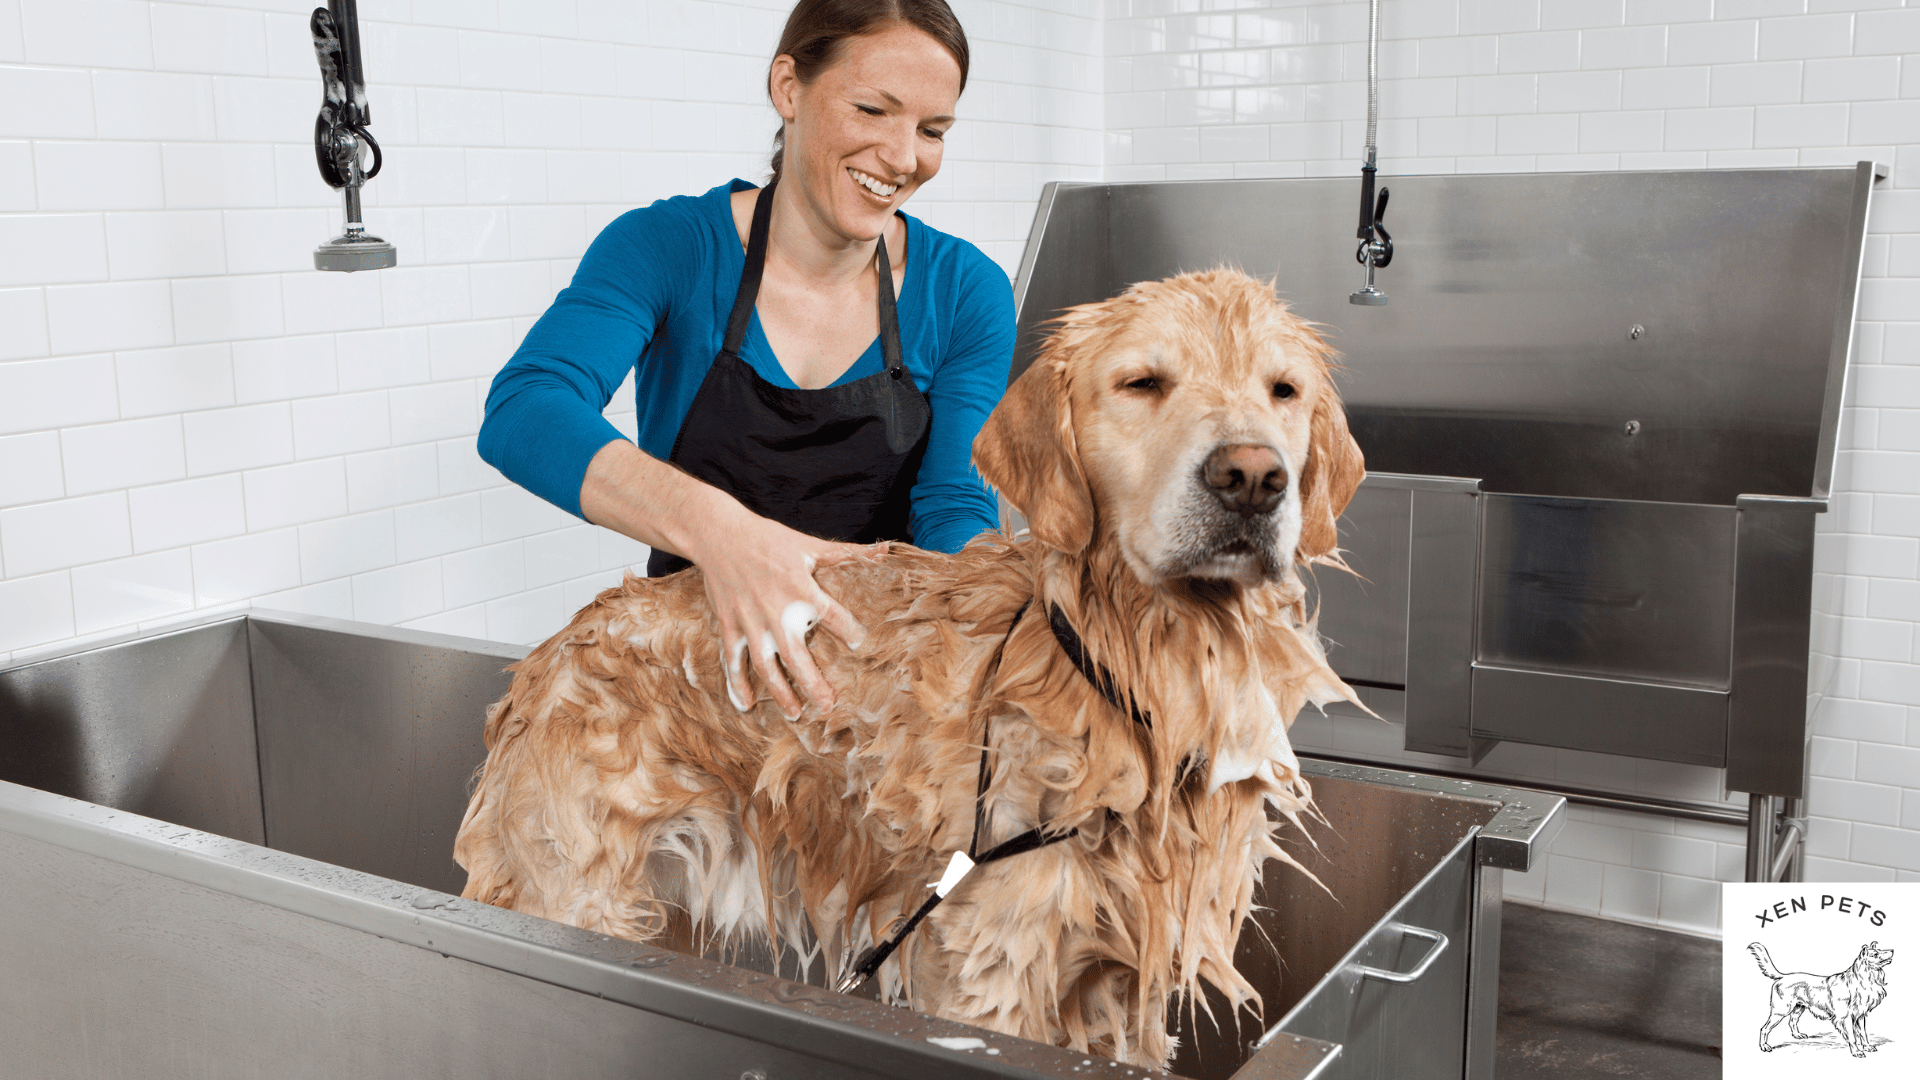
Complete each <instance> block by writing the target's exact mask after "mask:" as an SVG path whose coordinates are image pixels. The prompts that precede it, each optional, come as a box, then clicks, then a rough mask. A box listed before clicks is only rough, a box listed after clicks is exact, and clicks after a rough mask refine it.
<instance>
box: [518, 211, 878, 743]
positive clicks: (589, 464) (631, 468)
mask: <svg viewBox="0 0 1920 1080" xmlns="http://www.w3.org/2000/svg"><path fill="white" fill-rule="evenodd" d="M674 211H675V208H672V207H669V208H666V209H664V210H663V209H662V207H661V206H660V205H659V204H656V205H655V206H654V207H650V208H648V209H647V210H643V211H635V212H633V213H630V214H627V215H625V216H623V217H622V218H621V219H620V220H618V221H616V222H615V223H613V224H612V225H609V226H608V227H607V228H606V229H605V230H603V231H602V232H601V234H600V235H599V236H598V237H597V238H595V240H594V242H593V245H592V246H591V247H590V248H588V250H587V254H586V256H585V257H584V258H583V259H581V262H580V268H579V270H578V271H576V272H575V274H574V279H573V283H572V284H571V285H570V286H568V287H567V289H566V290H565V291H563V292H562V293H561V294H560V296H559V297H558V298H557V299H556V300H555V301H554V303H553V306H552V307H550V308H549V309H548V310H547V312H546V314H545V315H543V316H541V318H540V321H539V322H538V323H537V324H535V326H534V328H533V329H532V330H531V331H529V332H528V334H527V338H526V340H525V341H524V342H522V343H521V345H520V349H519V350H518V351H517V352H516V353H515V354H514V357H513V359H512V360H511V361H509V362H508V364H507V366H506V367H505V368H504V369H503V370H502V371H501V372H500V374H499V375H498V376H497V377H496V378H495V379H494V381H493V387H492V390H491V391H490V392H489V394H488V396H487V416H486V421H485V423H484V424H483V425H482V426H481V429H480V455H481V457H483V458H485V459H486V461H487V462H488V463H489V464H491V465H493V466H494V467H495V468H497V469H499V470H500V471H501V472H502V473H504V474H505V475H506V476H507V478H508V479H510V480H513V481H514V482H515V483H518V484H520V485H521V486H522V487H525V488H527V489H528V490H530V491H532V492H533V493H534V494H536V495H539V496H540V497H541V498H544V499H546V500H547V501H548V502H551V503H553V504H554V505H556V506H558V507H560V508H561V509H563V510H566V511H568V512H569V513H573V514H577V515H579V516H581V517H584V518H586V519H587V520H588V521H591V522H593V523H594V524H596V525H600V526H604V527H606V528H610V529H613V530H614V531H616V532H619V533H622V534H624V535H626V536H630V537H632V538H633V539H635V540H638V541H640V542H641V543H643V544H647V545H648V546H650V547H658V548H661V549H662V550H665V551H670V552H674V553H675V554H679V555H682V556H685V557H686V558H688V559H690V560H692V561H693V562H695V563H698V564H699V565H700V568H701V570H702V572H703V573H704V575H705V579H706V585H707V594H708V597H709V599H710V600H711V601H712V602H713V607H714V612H715V615H716V616H717V617H718V619H719V622H720V632H721V642H722V648H723V651H724V652H725V653H726V656H727V659H728V690H729V693H730V694H731V696H732V698H733V701H734V702H735V704H737V705H741V707H742V708H745V707H746V706H745V704H744V703H750V702H751V701H752V689H751V687H750V685H749V683H748V676H747V672H748V670H749V667H748V665H747V664H746V663H744V662H743V657H744V656H745V655H746V654H750V655H751V657H752V665H751V670H755V671H758V672H759V673H760V676H761V678H763V679H765V680H766V683H767V687H768V690H769V692H770V693H771V694H772V695H773V698H774V700H775V702H777V703H778V704H779V705H780V707H781V709H782V710H784V711H785V712H786V714H787V715H788V716H790V717H797V716H798V715H799V713H800V702H799V699H798V698H797V697H796V696H795V694H794V691H793V689H792V688H791V687H790V686H789V685H788V678H789V677H791V679H792V680H793V682H795V683H797V684H798V685H799V687H800V689H801V690H802V691H803V692H804V693H805V694H806V696H807V697H808V699H810V700H812V701H814V702H815V703H817V704H818V705H820V706H821V707H822V708H825V707H828V706H830V705H831V704H832V702H833V690H832V688H831V687H830V686H829V685H828V684H827V682H826V680H825V679H823V678H822V677H821V675H820V673H819V669H818V668H817V667H816V666H815V664H814V663H813V658H812V656H811V655H810V654H809V653H808V651H807V646H806V631H807V630H808V629H810V628H811V627H812V626H813V625H814V624H815V623H818V624H820V625H824V626H825V627H826V628H827V630H828V631H829V632H830V633H832V634H834V636H836V637H838V638H840V639H841V640H842V641H844V642H846V643H847V645H848V646H849V647H850V648H857V647H858V646H859V643H860V642H861V641H862V640H863V639H864V638H865V636H866V632H865V630H864V629H863V628H862V627H861V626H860V624H859V622H858V621H857V620H855V619H854V618H853V616H852V615H851V614H850V613H849V612H848V611H847V610H846V609H845V608H843V607H842V606H840V604H839V603H838V602H836V601H835V600H834V599H833V598H832V597H830V596H828V595H827V594H826V593H825V592H823V591H822V590H821V589H820V587H819V585H818V584H816V583H815V582H814V580H813V577H812V571H813V569H814V568H815V567H818V566H824V565H829V564H831V563H835V562H841V561H844V560H846V559H849V558H857V557H860V556H863V555H866V554H869V549H867V548H861V547H854V546H852V545H847V544H831V543H827V542H825V541H821V540H816V539H814V538H813V537H810V536H807V535H805V534H803V533H799V532H795V531H794V530H792V529H789V528H787V527H786V526H784V525H781V524H779V523H777V522H774V521H770V520H768V519H766V518H763V517H760V516H758V515H756V514H754V513H753V512H752V511H750V510H748V509H747V508H746V507H744V506H742V505H741V504H740V502H739V501H738V500H736V499H734V498H733V497H732V496H731V495H728V494H727V493H725V492H723V491H721V490H719V489H718V488H715V487H712V486H711V485H708V484H706V483H703V482H701V481H699V480H696V479H694V478H693V477H691V476H688V475H687V474H686V473H684V472H681V471H680V470H679V469H676V468H674V467H673V466H671V465H669V464H667V463H666V462H663V461H661V460H659V459H658V458H655V457H652V456H650V455H648V454H647V453H646V452H644V451H642V450H640V449H639V448H638V447H636V446H634V445H633V444H632V443H630V442H628V441H627V440H626V439H625V438H624V437H622V436H621V434H620V433H619V431H618V430H617V429H615V428H614V427H613V425H611V424H609V423H608V422H607V421H606V419H605V418H604V417H603V416H602V415H601V411H602V410H604V409H605V408H606V405H607V402H608V401H609V400H610V399H611V398H612V396H613V393H614V391H615V390H617V389H618V388H619V386H620V384H621V382H622V381H624V380H625V378H626V374H627V372H628V371H629V370H632V369H633V368H634V366H635V360H636V358H637V357H639V356H640V355H641V353H642V351H643V350H644V349H645V348H646V347H647V344H648V343H649V342H650V341H651V340H652V339H653V335H654V333H655V331H656V329H657V328H658V327H659V326H660V324H661V323H662V322H663V321H664V320H665V319H666V317H667V315H668V312H669V311H671V310H672V309H673V307H674V305H675V304H679V303H686V302H688V298H687V297H686V296H684V295H682V293H684V292H686V291H687V290H688V288H689V285H690V284H691V283H692V279H694V278H695V277H697V276H698V275H695V274H693V273H691V272H690V270H689V262H690V260H691V258H692V256H693V254H694V253H695V252H696V251H697V250H698V245H699V244H700V243H701V237H700V235H699V233H698V230H697V229H694V228H688V227H687V223H686V221H685V220H684V218H682V217H680V216H678V215H677V214H676V213H675V212H674ZM726 239H727V240H728V241H731V239H732V238H731V237H730V236H728V237H726ZM643 374H644V373H643ZM796 605H802V606H800V607H796ZM809 611H810V612H811V614H810V615H809V614H808V612H809ZM790 613H791V614H792V615H793V616H794V617H793V618H789V617H788V616H789V614H790ZM802 615H806V616H807V617H806V618H799V616H802ZM801 624H804V626H803V625H801ZM796 626H798V627H800V629H798V630H797V631H796V630H795V629H794V627H796ZM783 664H784V672H783Z"/></svg>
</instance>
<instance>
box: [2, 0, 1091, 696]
mask: <svg viewBox="0 0 1920 1080" xmlns="http://www.w3.org/2000/svg"><path fill="white" fill-rule="evenodd" d="M789 6H790V5H789V4H787V3H786V0H778V2H775V3H763V4H733V3H717V2H706V0H578V2H575V0H361V4H360V11H361V18H362V37H363V46H364V52H365V57H366V69H367V74H368V82H369V89H370V92H371V97H372V107H373V121H374V122H373V124H372V130H373V132H374V134H375V135H376V137H378V138H379V139H380V140H381V143H382V145H383V146H384V147H385V148H386V151H387V160H386V166H385V170H384V171H383V172H382V173H381V175H380V176H379V177H378V178H377V179H376V180H374V181H373V182H372V183H371V184H370V185H369V186H368V187H367V189H366V198H367V203H368V207H369V210H368V221H369V224H370V226H371V227H372V229H373V230H374V231H375V232H377V233H379V234H381V235H383V236H385V237H387V238H388V239H390V240H392V241H394V242H395V243H396V244H397V245H398V246H399V249H400V265H399V266H398V267H397V268H395V269H391V270H384V271H380V272H378V273H360V274H353V275H345V274H322V273H318V272H315V271H314V270H313V269H312V261H311V255H310V252H311V251H312V249H313V247H314V246H315V245H316V244H318V243H320V242H321V241H323V240H325V239H327V238H328V237H330V236H333V235H335V234H337V233H338V232H339V231H340V216H341V215H340V210H339V201H338V197H337V195H336V194H335V193H334V192H332V191H330V190H329V189H328V188H327V187H325V186H324V185H323V184H322V183H321V182H320V179H319V176H318V173H317V170H316V168H315V165H314V156H313V151H312V149H311V133H312V130H313V117H314V114H315V112H316V111H317V108H318V104H319V100H320V90H319V78H318V68H317V66H316V63H315V60H314V55H313V48H312V44H311V38H310V36H309V33H308V28H307V14H308V13H309V12H310V11H311V10H312V9H313V7H314V0H254V2H246V0H234V2H216V3H206V4H200V3H178V4H175V3H146V2H136V0H0V660H5V659H7V658H9V657H10V656H11V657H14V658H18V657H20V656H24V655H27V654H30V653H32V652H35V651H39V650H41V649H43V648H45V647H49V646H63V645H70V644H71V643H72V642H73V641H74V640H75V639H83V638H86V637H90V636H94V635H99V634H106V633H113V632H117V631H120V630H124V629H127V628H131V627H134V626H138V625H146V624H152V623H154V622H155V621H164V620H167V619H170V618H175V617H178V616H180V615H182V614H184V613H189V612H192V611H194V610H196V609H208V608H215V607H219V606H222V605H229V604H246V603H257V604H260V605H264V606H271V607H279V608H288V609H293V610H297V611H307V612H314V613H319V614H327V615H337V616H341V617H347V618H356V619H364V620H371V621H375V622H383V623H404V624H406V625H409V626H415V627H423V628H429V629H435V630H444V631H448V632H452V633H459V634H469V635H474V636H478V637H487V638H494V639H500V640H507V641H521V642H529V641H537V640H539V639H542V638H544V637H546V636H547V635H548V634H550V633H551V632H553V631H554V630H555V629H557V628H558V627H559V626H560V625H562V623H563V622H564V620H565V619H566V617H567V616H568V615H569V614H570V613H571V612H572V611H573V610H575V609H576V608H578V607H579V606H580V605H581V604H582V603H584V602H585V601H586V599H587V598H589V597H590V596H591V595H592V594H593V593H594V592H595V591H597V590H598V589H600V588H601V587H603V586H605V585H606V584H608V583H610V582H612V581H616V580H617V579H618V576H619V574H620V573H621V571H622V569H623V568H625V567H627V566H630V565H633V564H635V563H636V562H639V561H643V560H644V549H643V548H641V547H640V546H639V545H637V544H634V543H632V542H629V541H627V540H625V539H623V538H621V537H619V536H617V535H615V534H612V533H609V532H607V531H605V530H601V529H596V528H593V527H591V526H587V525H584V524H582V523H580V522H579V521H577V520H574V519H572V518H569V517H568V516H566V515H564V514H562V513H560V512H559V511H556V510H554V509H552V508H551V507H549V506H547V505H545V504H544V503H541V502H540V501H539V500H537V499H535V498H534V497H532V496H530V495H528V494H526V493H525V492H523V491H522V490H520V489H519V488H517V487H514V486H511V485H508V484H506V483H505V482H504V481H503V479H502V478H501V477H500V476H499V475H498V474H497V473H495V472H494V471H493V470H492V469H490V468H488V467H487V466H486V465H485V464H483V463H482V462H481V461H480V460H479V459H478V458H477V457H476V456H475V453H474V448H473V447H474V433H475V431H476V430H477V428H478V424H479V418H480V407H481V403H482V401H483V399H484V396H485V393H486V387H487V384H488V381H489V380H490V379H491V377H492V375H493V374H494V372H495V371H497V370H498V369H499V367H500V365H501V363H502V362H503V361H504V360H505V359H506V357H507V356H508V355H509V354H510V353H511V352H512V350H513V348H514V345H515V344H516V343H517V342H518V341H519V339H520V337H521V336H522V335H523V334H524V333H525V332H526V329H527V327H528V326H529V325H531V322H532V320H533V319H534V318H536V317H537V316H538V315H539V313H540V312H541V311H543V310H544V309H545V307H546V305H547V303H548V302H549V301H550V300H551V299H552V297H553V295H554V293H555V292H556V291H557V290H558V289H559V288H561V287H562V286H563V285H564V284H565V283H566V281H567V280H568V278H569V277H570V275H571V273H572V269H573V266H574V263H575V261H576V260H577V259H578V258H579V256H580V254H581V252H582V251H583V250H584V249H585V246H586V244H587V242H588V240H589V239H590V238H591V237H592V236H593V235H594V233H595V232H596V231H597V230H598V229H599V228H600V227H601V225H603V224H604V223H605V222H607V221H609V220H611V219H612V218H613V217H614V216H616V215H617V214H619V213H621V212H622V211H624V210H626V209H627V208H630V207H632V206H635V205H644V204H645V203H647V202H650V201H652V200H653V199H656V198H661V197H664V196H668V195H675V194H680V193H683V192H697V191H704V190H706V189H707V188H708V187H710V186H712V185H713V184H716V183H719V182H722V181H724V180H725V179H726V178H728V177H730V176H735V175H739V176H746V177H749V178H755V179H757V178H759V177H760V176H761V175H763V174H764V168H765V160H766V149H767V148H768V147H769V145H770V140H771V137H772V134H773V131H774V129H775V127H776V125H777V118H776V117H775V115H774V113H773V111H772V109H771V107H769V106H768V105H767V104H766V103H765V95H764V89H763V86H764V83H763V79H764V73H765V70H766V63H767V60H768V57H769V56H770V54H771V52H772V48H773V43H774V41H775V40H776V38H777V36H778V34H779V30H780V26H781V23H782V22H783V21H784V19H785V17H786V11H787V8H788V7H789ZM956 8H957V10H958V11H959V13H960V15H961V17H962V19H963V21H964V23H965V25H966V26H967V28H968V29H969V31H970V35H971V38H972V41H973V46H974V66H973V80H972V83H971V85H970V87H969V90H968V92H967V94H966V95H965V97H964V98H963V99H962V101H961V115H962V122H961V123H960V124H959V126H958V127H957V128H956V129H955V131H954V133H953V137H952V150H951V152H950V154H949V157H948V162H949V164H948V165H947V167H946V168H945V169H944V170H943V172H942V173H941V175H940V176H939V177H938V178H936V181H935V182H934V183H933V184H932V185H930V186H929V187H928V188H927V189H926V190H925V191H923V192H922V193H921V194H920V195H919V197H918V198H917V199H916V200H915V203H914V205H913V207H912V209H913V210H914V211H915V212H917V213H920V214H921V215H922V216H924V217H925V218H927V219H928V220H929V221H930V222H931V223H932V224H934V225H936V226H937V227H940V228H944V229H947V230H949V231H952V232H955V233H957V234H959V235H961V236H963V237H967V238H969V239H972V240H974V241H975V242H977V243H979V244H980V245H981V246H982V247H983V248H984V249H986V250H987V252H988V253H989V254H991V255H992V256H993V257H995V258H996V259H998V260H999V261H1000V262H1001V263H1003V264H1004V265H1006V266H1008V268H1009V270H1011V269H1012V267H1013V265H1014V264H1015V263H1016V262H1017V261H1018V258H1019V252H1020V248H1021V245H1022V242H1023V240H1024V239H1025V233H1026V228H1027V224H1028V221H1029V219H1030V217H1031V214H1032V204H1033V199H1034V196H1035V194H1036V193H1037V192H1038V190H1039V187H1040V185H1041V184H1042V182H1044V181H1045V180H1049V179H1055V178H1067V177H1081V178H1084V177H1092V176H1095V175H1097V173H1098V167H1099V159H1100V153H1101V147H1100V132H1099V128H1100V123H1101V102H1100V97H1099V93H1098V85H1097V84H1098V81H1099V74H1100V73H1099V59H1098V53H1099V34H1098V15H1099V12H1098V9H1097V6H1096V5H1093V4H1092V3H1091V0H1085V2H1083V3H1082V5H1081V8H1079V9H1076V8H1075V7H1074V6H1073V5H1072V4H1071V3H1067V4H1045V3H1040V4H1022V3H1006V2H998V0H970V2H966V3H961V4H957V5H956ZM632 410H633V403H632V398H631V396H630V395H629V394H628V393H627V392H626V391H625V390H623V391H622V393H621V394H619V395H616V397H615V399H614V404H613V405H612V406H611V408H610V413H611V414H612V416H613V418H614V420H615V422H616V423H618V424H621V425H622V426H623V427H626V428H628V429H629V430H630V429H631V423H632Z"/></svg>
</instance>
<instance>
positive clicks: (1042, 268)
mask: <svg viewBox="0 0 1920 1080" xmlns="http://www.w3.org/2000/svg"><path fill="white" fill-rule="evenodd" d="M1110 203H1111V199H1110V196H1109V193H1108V189H1107V188H1106V187H1104V186H1100V185H1093V184H1069V183H1062V182H1059V181H1055V182H1052V183H1049V184H1048V185H1047V186H1046V188H1045V190H1044V191H1042V192H1041V195H1040V205H1039V206H1037V207H1035V208H1034V213H1033V226H1032V228H1031V230H1030V231H1029V232H1028V234H1027V235H1028V240H1027V247H1026V250H1025V251H1023V252H1022V253H1021V256H1020V272H1019V275H1018V276H1017V277H1016V279H1015V280H1014V283H1013V302H1014V310H1015V317H1016V318H1017V320H1018V324H1019V332H1018V334H1019V336H1018V337H1017V338H1016V339H1015V342H1014V349H1013V366H1012V368H1011V370H1009V371H1008V373H1007V381H1008V382H1009V383H1011V382H1012V381H1013V380H1014V379H1017V378H1019V377H1020V374H1021V373H1022V372H1024V371H1026V370H1027V365H1028V364H1031V363H1033V356H1034V351H1035V349H1036V348H1037V346H1038V345H1039V343H1040V338H1041V336H1042V334H1043V333H1044V331H1043V327H1044V325H1045V323H1046V322H1047V320H1049V319H1051V318H1053V317H1054V316H1055V315H1057V314H1059V313H1060V311H1061V309H1063V308H1068V307H1072V306H1073V305H1075V304H1085V303H1089V302H1091V301H1094V300H1104V299H1106V298H1107V297H1109V296H1112V295H1113V294H1114V293H1116V292H1118V291H1120V289H1121V288H1122V287H1123V286H1125V285H1126V284H1127V283H1128V282H1132V281H1136V280H1138V278H1126V279H1124V280H1122V279H1119V278H1116V277H1115V276H1114V275H1115V267H1114V264H1113V257H1112V247H1111V231H1112V227H1111V218H1110V217H1109V216H1108V208H1109V205H1110ZM1041 237H1046V238H1047V241H1046V243H1044V244H1042V243H1040V242H1039V238H1041ZM1155 276H1158V275H1155Z"/></svg>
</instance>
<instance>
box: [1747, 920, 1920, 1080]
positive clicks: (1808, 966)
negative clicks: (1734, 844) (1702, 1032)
mask: <svg viewBox="0 0 1920 1080" xmlns="http://www.w3.org/2000/svg"><path fill="white" fill-rule="evenodd" d="M1725 890H1726V891H1725V892H1724V893H1723V895H1722V909H1721V910H1722V912H1723V925H1724V928H1725V929H1724V937H1723V940H1722V948H1723V953H1722V968H1721V980H1722V983H1721V985H1722V998H1721V1002H1722V1004H1721V1010H1722V1011H1721V1017H1722V1022H1721V1023H1722V1026H1721V1042H1722V1045H1723V1047H1724V1050H1723V1051H1722V1053H1723V1054H1724V1059H1723V1060H1724V1061H1725V1069H1726V1075H1728V1076H1741V1077H1749V1076H1751V1077H1772V1076H1779V1077H1794V1078H1796V1080H1798V1078H1802V1077H1805V1076H1806V1075H1807V1071H1808V1070H1809V1069H1821V1070H1829V1071H1827V1072H1825V1073H1824V1075H1826V1076H1828V1077H1832V1078H1835V1080H1838V1078H1842V1077H1845V1078H1853V1077H1860V1078H1862V1080H1865V1078H1873V1077H1883V1076H1884V1077H1891V1076H1899V1077H1907V1078H1912V1077H1915V1076H1920V951H1916V950H1917V949H1920V883H1913V884H1898V885H1896V884H1874V883H1866V884H1848V885H1842V884H1822V883H1819V882H1809V883H1797V882H1787V883H1782V884H1746V883H1739V884H1729V885H1727V886H1726V887H1725Z"/></svg>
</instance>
